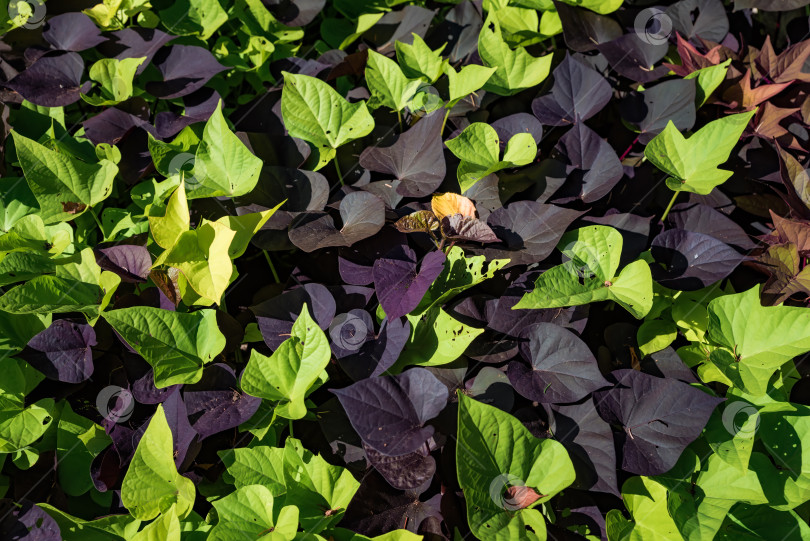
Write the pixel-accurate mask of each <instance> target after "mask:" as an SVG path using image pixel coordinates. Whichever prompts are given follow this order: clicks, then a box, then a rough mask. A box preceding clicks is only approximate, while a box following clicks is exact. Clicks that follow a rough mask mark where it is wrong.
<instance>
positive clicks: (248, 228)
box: [216, 201, 284, 259]
mask: <svg viewBox="0 0 810 541" xmlns="http://www.w3.org/2000/svg"><path fill="white" fill-rule="evenodd" d="M283 204H284V201H282V202H281V203H279V204H278V205H276V206H275V207H273V208H271V209H267V210H263V211H261V212H251V213H249V214H243V215H241V216H231V215H228V216H223V217H222V218H219V219H218V220H217V221H216V223H218V224H222V225H224V226H225V227H227V228H229V229H231V230H232V231H233V232H234V237H233V240H232V241H231V244H230V246H228V257H230V258H231V259H236V258H237V257H240V256H241V255H242V254H244V253H245V250H247V247H248V243H249V242H250V239H251V238H253V235H255V234H256V232H257V231H258V230H259V229H261V227H262V226H263V225H264V224H265V223H267V220H269V219H270V217H271V216H273V214H275V213H276V211H277V210H278V209H279V207H281V205H283Z"/></svg>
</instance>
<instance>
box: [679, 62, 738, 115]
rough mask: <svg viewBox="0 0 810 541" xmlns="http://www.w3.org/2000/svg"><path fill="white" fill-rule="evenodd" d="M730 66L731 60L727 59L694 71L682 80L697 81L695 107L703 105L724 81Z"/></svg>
mask: <svg viewBox="0 0 810 541" xmlns="http://www.w3.org/2000/svg"><path fill="white" fill-rule="evenodd" d="M730 64H731V59H730V58H729V59H728V60H726V61H725V62H722V63H720V64H716V65H714V66H708V67H706V68H702V69H699V70H695V71H693V72H692V73H690V74H688V75H687V76H686V77H684V79H695V78H696V79H697V81H695V82H696V83H697V87H696V88H695V105H696V106H697V107H700V106H702V105H703V104H705V103H706V101H707V100H708V99H709V97H710V96H711V95H712V92H714V91H715V89H717V87H718V86H720V83H722V82H723V80H725V78H726V72H727V71H728V67H729V65H730Z"/></svg>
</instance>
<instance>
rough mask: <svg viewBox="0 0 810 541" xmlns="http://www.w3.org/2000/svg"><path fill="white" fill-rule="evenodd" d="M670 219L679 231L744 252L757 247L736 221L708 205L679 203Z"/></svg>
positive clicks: (671, 213) (673, 209) (673, 208)
mask: <svg viewBox="0 0 810 541" xmlns="http://www.w3.org/2000/svg"><path fill="white" fill-rule="evenodd" d="M669 219H670V220H671V221H672V223H673V224H674V225H675V227H676V228H678V229H685V230H686V231H691V232H692V233H703V234H704V235H709V236H712V237H714V238H716V239H717V240H720V241H723V242H725V243H726V244H731V245H733V246H736V247H737V248H740V249H742V250H752V249H753V248H754V247H755V246H756V243H755V242H754V241H753V240H751V237H750V236H748V234H746V232H745V231H743V228H742V227H740V226H739V225H737V223H736V222H735V221H733V220H732V219H731V218H729V217H728V216H726V215H725V214H723V213H722V212H719V211H717V210H715V209H713V208H712V207H710V206H708V205H701V204H695V203H679V204H677V205H675V206H673V207H672V210H671V211H670V213H669Z"/></svg>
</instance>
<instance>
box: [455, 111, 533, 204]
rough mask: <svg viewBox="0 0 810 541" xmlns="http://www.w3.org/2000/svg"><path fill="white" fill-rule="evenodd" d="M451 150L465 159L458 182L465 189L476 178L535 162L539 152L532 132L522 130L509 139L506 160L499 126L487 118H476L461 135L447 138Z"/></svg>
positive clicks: (476, 179) (468, 187) (459, 168)
mask: <svg viewBox="0 0 810 541" xmlns="http://www.w3.org/2000/svg"><path fill="white" fill-rule="evenodd" d="M445 144H446V145H447V148H449V149H450V152H452V153H453V154H455V155H456V157H457V158H459V159H460V160H461V163H460V164H459V166H458V183H459V185H460V186H461V191H462V192H465V191H467V190H469V189H470V188H471V187H472V186H473V185H474V184H475V183H476V182H478V181H479V180H481V179H482V178H484V177H485V176H487V175H489V174H490V173H494V172H495V171H499V170H501V169H504V168H507V167H518V166H521V165H526V164H528V163H531V162H532V161H533V160H534V158H535V156H537V144H536V143H535V142H534V137H533V136H532V135H531V134H530V133H518V134H515V135H513V136H512V138H511V139H509V142H508V143H507V145H506V151H505V152H504V155H503V160H501V159H499V156H500V141H499V140H498V133H497V132H496V131H495V128H493V127H492V126H490V125H489V124H485V123H483V122H474V123H472V124H470V125H469V126H467V127H466V128H464V131H463V132H461V133H460V134H459V135H458V137H455V138H453V139H450V140H448V141H446V142H445Z"/></svg>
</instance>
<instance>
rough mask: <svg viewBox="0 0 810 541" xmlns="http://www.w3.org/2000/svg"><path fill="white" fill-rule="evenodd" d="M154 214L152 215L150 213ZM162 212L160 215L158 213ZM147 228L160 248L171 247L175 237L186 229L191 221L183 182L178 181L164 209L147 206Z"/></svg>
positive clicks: (175, 240)
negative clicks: (178, 183)
mask: <svg viewBox="0 0 810 541" xmlns="http://www.w3.org/2000/svg"><path fill="white" fill-rule="evenodd" d="M153 212H154V213H155V214H156V215H154V216H153V215H152V213H153ZM161 212H162V214H163V215H162V216H161V215H160V213H161ZM149 213H150V215H149V229H150V230H151V231H152V238H154V239H155V242H156V243H157V244H158V246H160V247H161V248H165V249H168V248H171V247H172V246H174V244H175V243H176V242H177V239H178V238H179V237H180V235H182V234H183V233H185V232H186V231H188V229H189V227H191V221H190V218H189V213H188V200H187V199H186V187H185V182H183V181H182V180H181V181H180V185H179V186H178V187H177V189H176V190H175V191H174V193H172V195H171V196H169V202H168V203H167V204H166V208H165V211H162V209H159V208H157V207H156V206H152V207H150V208H149Z"/></svg>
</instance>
